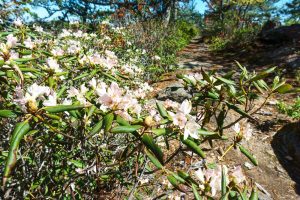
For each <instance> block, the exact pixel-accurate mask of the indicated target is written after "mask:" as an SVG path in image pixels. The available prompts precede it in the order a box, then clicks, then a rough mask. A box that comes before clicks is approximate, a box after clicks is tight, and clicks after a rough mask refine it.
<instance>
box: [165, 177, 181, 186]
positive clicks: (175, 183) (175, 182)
mask: <svg viewBox="0 0 300 200" xmlns="http://www.w3.org/2000/svg"><path fill="white" fill-rule="evenodd" d="M167 179H168V181H169V182H170V183H171V184H172V185H173V186H174V187H175V188H178V186H179V182H178V180H177V179H176V178H175V177H174V176H173V175H169V176H167Z"/></svg>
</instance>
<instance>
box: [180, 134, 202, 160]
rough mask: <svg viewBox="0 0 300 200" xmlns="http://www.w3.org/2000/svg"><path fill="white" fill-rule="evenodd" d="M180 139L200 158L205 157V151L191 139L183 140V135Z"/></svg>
mask: <svg viewBox="0 0 300 200" xmlns="http://www.w3.org/2000/svg"><path fill="white" fill-rule="evenodd" d="M181 141H182V143H183V144H185V145H186V146H187V147H189V148H190V149H191V150H192V151H193V152H194V153H196V154H197V155H199V156H200V157H202V158H205V157H206V156H205V153H204V152H203V151H202V149H201V148H200V147H199V146H198V145H197V144H196V143H195V142H194V141H192V140H190V139H186V140H184V139H183V137H181Z"/></svg>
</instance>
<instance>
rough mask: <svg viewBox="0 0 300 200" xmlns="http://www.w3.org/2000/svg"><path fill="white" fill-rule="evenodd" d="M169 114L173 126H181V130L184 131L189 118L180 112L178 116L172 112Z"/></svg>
mask: <svg viewBox="0 0 300 200" xmlns="http://www.w3.org/2000/svg"><path fill="white" fill-rule="evenodd" d="M168 113H169V115H170V116H171V117H172V119H173V124H174V125H176V126H179V128H180V129H183V128H184V126H185V124H186V122H187V118H186V116H185V114H184V113H182V112H178V113H176V114H174V113H172V112H168Z"/></svg>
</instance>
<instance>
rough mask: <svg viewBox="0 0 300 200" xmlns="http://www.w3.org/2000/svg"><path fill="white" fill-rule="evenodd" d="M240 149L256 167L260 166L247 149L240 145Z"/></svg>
mask: <svg viewBox="0 0 300 200" xmlns="http://www.w3.org/2000/svg"><path fill="white" fill-rule="evenodd" d="M239 149H240V151H241V152H242V153H243V154H244V155H245V156H246V157H247V158H248V159H249V160H250V161H251V162H252V163H253V164H254V165H255V166H257V165H258V162H257V160H256V159H255V158H254V157H253V155H252V154H251V153H250V152H249V151H248V150H247V149H245V148H244V147H243V146H242V145H239Z"/></svg>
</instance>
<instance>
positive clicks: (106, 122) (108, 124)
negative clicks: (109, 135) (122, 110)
mask: <svg viewBox="0 0 300 200" xmlns="http://www.w3.org/2000/svg"><path fill="white" fill-rule="evenodd" d="M114 117H115V116H114V114H113V113H108V114H107V115H105V117H104V119H103V122H104V132H105V133H106V132H108V131H109V130H110V128H111V126H112V123H113V120H114Z"/></svg>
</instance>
